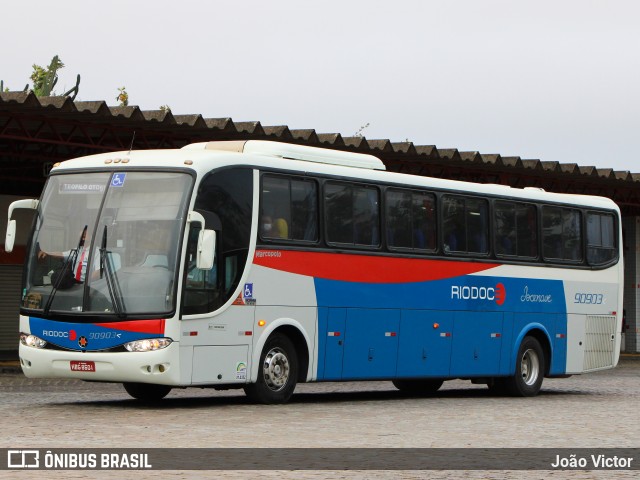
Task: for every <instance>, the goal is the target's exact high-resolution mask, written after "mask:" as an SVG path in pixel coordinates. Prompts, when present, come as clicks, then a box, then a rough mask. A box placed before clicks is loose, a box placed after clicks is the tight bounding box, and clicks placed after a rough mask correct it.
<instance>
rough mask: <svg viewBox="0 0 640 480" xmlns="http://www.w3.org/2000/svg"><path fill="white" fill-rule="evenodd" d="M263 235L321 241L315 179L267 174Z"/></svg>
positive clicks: (261, 230) (262, 225)
mask: <svg viewBox="0 0 640 480" xmlns="http://www.w3.org/2000/svg"><path fill="white" fill-rule="evenodd" d="M261 206H262V207H261V221H260V236H261V237H262V238H264V239H269V240H276V239H283V240H297V241H309V242H315V241H317V240H318V193H317V186H316V183H315V181H313V180H304V179H296V178H289V177H285V176H272V175H265V176H264V177H263V179H262V203H261Z"/></svg>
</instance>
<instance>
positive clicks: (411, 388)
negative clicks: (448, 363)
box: [393, 379, 444, 395]
mask: <svg viewBox="0 0 640 480" xmlns="http://www.w3.org/2000/svg"><path fill="white" fill-rule="evenodd" d="M443 383H444V382H443V381H442V380H437V379H421V380H405V379H396V380H393V386H394V387H396V388H397V389H398V390H400V391H401V392H402V393H406V394H408V395H433V394H434V393H436V392H437V391H438V389H440V387H441V386H442V384H443Z"/></svg>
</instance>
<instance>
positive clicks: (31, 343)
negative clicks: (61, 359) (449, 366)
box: [20, 333, 47, 348]
mask: <svg viewBox="0 0 640 480" xmlns="http://www.w3.org/2000/svg"><path fill="white" fill-rule="evenodd" d="M20 343H21V344H22V345H25V346H27V347H33V348H44V347H45V346H46V345H47V342H45V341H44V340H42V339H41V338H40V337H36V336H35V335H29V334H28V333H21V334H20Z"/></svg>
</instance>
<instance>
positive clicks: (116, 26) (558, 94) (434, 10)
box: [0, 0, 640, 172]
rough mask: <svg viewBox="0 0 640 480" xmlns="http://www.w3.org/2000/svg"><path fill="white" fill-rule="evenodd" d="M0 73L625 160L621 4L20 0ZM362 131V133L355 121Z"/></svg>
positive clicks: (632, 60) (322, 128)
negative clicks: (42, 72) (40, 71)
mask: <svg viewBox="0 0 640 480" xmlns="http://www.w3.org/2000/svg"><path fill="white" fill-rule="evenodd" d="M0 16H1V17H2V28H1V29H0V45H2V46H3V48H2V54H0V80H3V81H4V84H5V87H9V88H10V89H11V90H22V89H23V88H24V86H25V85H26V84H27V83H30V81H29V76H30V75H31V71H32V65H33V64H38V65H42V66H47V65H48V64H49V62H50V60H51V58H52V57H53V56H54V55H59V56H60V58H61V60H62V61H63V62H64V64H65V68H64V69H63V70H61V71H60V75H59V81H58V85H57V87H56V92H57V93H62V92H64V91H65V90H67V89H69V88H71V87H72V86H73V85H74V84H75V78H76V75H77V74H80V75H81V83H80V91H79V94H78V97H77V98H76V100H84V101H89V100H105V101H106V102H107V104H109V105H117V104H118V102H117V101H116V96H117V95H118V93H119V92H118V88H119V87H123V86H124V87H126V91H127V93H128V94H129V98H130V105H137V106H139V107H140V108H141V109H143V110H155V109H158V108H159V107H160V106H161V105H168V106H170V108H171V111H172V112H173V114H176V115H183V114H194V113H199V114H201V115H202V116H203V117H205V118H224V117H231V118H232V119H233V120H234V121H236V122H241V121H259V122H261V124H262V125H263V126H272V125H287V126H288V127H289V128H290V129H292V130H293V129H315V130H316V132H317V133H340V134H341V135H343V136H353V135H354V134H356V133H357V132H359V131H360V132H361V134H362V135H363V136H365V137H366V138H368V139H389V140H391V141H393V142H401V141H407V140H408V141H412V142H413V143H414V144H416V145H436V146H437V147H438V148H457V149H458V150H460V151H479V152H480V153H487V154H488V153H499V154H501V155H503V156H520V157H522V158H525V159H540V160H543V161H558V162H561V163H577V164H579V165H594V166H596V167H600V168H614V169H616V170H630V171H632V172H640V161H639V160H638V159H637V158H636V155H635V154H636V152H640V149H639V148H638V147H637V143H638V136H639V133H640V24H639V23H638V21H639V19H640V2H638V1H636V0H606V1H592V0H535V1H531V0H518V1H516V0H448V1H443V0H394V1H393V2H391V1H389V0H384V1H379V0H366V1H365V0H339V1H335V0H322V1H315V2H312V1H305V0H282V1H278V0H271V1H264V0H262V1H259V0H244V1H228V0H227V1H218V0H202V1H201V0H180V1H176V0H170V1H167V0H136V1H127V0H123V1H111V0H101V1H88V0H58V1H56V2H53V3H52V2H51V1H49V0H48V1H43V0H29V2H27V3H24V2H17V1H13V2H6V4H3V6H2V9H1V10H0ZM363 127H364V128H363Z"/></svg>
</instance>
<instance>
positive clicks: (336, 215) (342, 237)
mask: <svg viewBox="0 0 640 480" xmlns="http://www.w3.org/2000/svg"><path fill="white" fill-rule="evenodd" d="M324 205H325V221H326V231H327V242H329V243H339V244H347V245H362V246H369V247H377V246H378V245H380V199H379V193H378V189H377V188H374V187H368V186H360V185H349V184H345V183H334V182H328V183H327V184H326V185H325V187H324Z"/></svg>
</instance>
